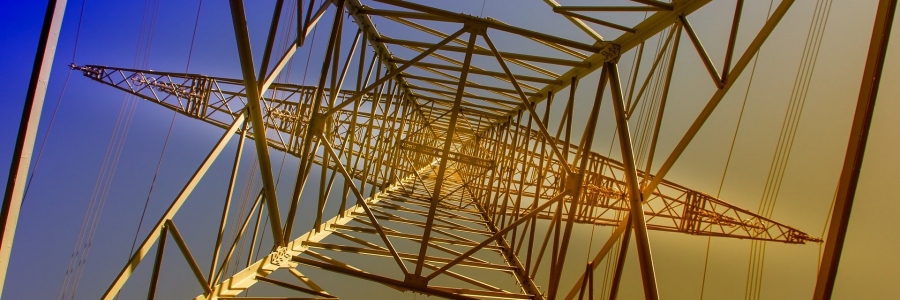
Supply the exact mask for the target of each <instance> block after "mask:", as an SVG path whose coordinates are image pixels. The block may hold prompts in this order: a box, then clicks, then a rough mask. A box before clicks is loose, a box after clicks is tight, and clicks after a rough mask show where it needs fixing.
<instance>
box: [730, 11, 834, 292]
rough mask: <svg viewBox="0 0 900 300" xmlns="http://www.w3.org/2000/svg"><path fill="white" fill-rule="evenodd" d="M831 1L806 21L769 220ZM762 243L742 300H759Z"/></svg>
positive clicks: (771, 182) (767, 199)
mask: <svg viewBox="0 0 900 300" xmlns="http://www.w3.org/2000/svg"><path fill="white" fill-rule="evenodd" d="M831 3H832V0H820V1H817V2H816V6H815V8H814V15H813V18H812V20H811V21H810V27H809V31H808V32H807V37H806V43H805V45H804V48H803V56H802V58H801V62H800V65H799V67H798V69H797V74H796V77H795V79H794V87H793V90H792V91H791V99H790V102H789V104H788V108H787V111H786V112H785V116H784V121H783V123H782V128H781V133H780V135H779V138H778V145H777V147H776V150H775V154H774V156H773V158H772V163H771V165H770V168H769V176H768V178H767V180H766V187H765V191H764V194H763V199H762V201H760V205H759V212H758V213H759V214H760V215H762V216H764V217H766V218H771V216H772V213H773V211H774V208H775V204H776V203H777V201H778V194H779V192H780V191H781V186H782V182H783V179H784V174H785V172H786V170H787V165H788V161H789V159H790V155H791V149H792V148H793V145H794V140H795V137H796V133H797V129H798V128H799V121H800V118H801V116H802V115H803V108H804V107H805V104H806V99H807V95H808V91H809V86H810V82H811V79H812V74H813V71H814V70H815V66H816V61H817V60H818V54H819V49H820V47H821V45H822V37H823V36H824V32H825V27H826V25H827V23H828V16H829V15H830V11H831ZM765 255H766V243H765V242H762V241H754V242H751V254H750V267H749V268H748V279H747V286H746V289H745V299H760V298H761V292H762V279H763V278H762V276H763V270H764V267H765Z"/></svg>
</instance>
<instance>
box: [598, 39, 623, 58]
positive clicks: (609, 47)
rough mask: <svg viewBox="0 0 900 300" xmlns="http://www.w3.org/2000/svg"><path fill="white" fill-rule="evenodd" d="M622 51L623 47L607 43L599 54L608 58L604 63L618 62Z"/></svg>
mask: <svg viewBox="0 0 900 300" xmlns="http://www.w3.org/2000/svg"><path fill="white" fill-rule="evenodd" d="M621 49H622V46H619V45H618V44H615V43H607V44H606V46H605V47H603V49H601V50H600V52H599V53H600V54H602V55H604V56H606V59H605V60H604V62H618V61H619V57H620V56H621V55H622V53H621Z"/></svg>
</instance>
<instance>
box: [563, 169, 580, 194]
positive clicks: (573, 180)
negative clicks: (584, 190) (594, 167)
mask: <svg viewBox="0 0 900 300" xmlns="http://www.w3.org/2000/svg"><path fill="white" fill-rule="evenodd" d="M582 182H584V174H583V173H575V172H572V173H569V175H568V176H566V192H568V193H571V194H572V195H574V194H575V193H577V192H578V189H579V188H581V185H582Z"/></svg>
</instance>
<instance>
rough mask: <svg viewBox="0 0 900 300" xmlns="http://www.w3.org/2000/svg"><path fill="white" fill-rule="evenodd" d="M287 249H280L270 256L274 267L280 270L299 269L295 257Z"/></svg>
mask: <svg viewBox="0 0 900 300" xmlns="http://www.w3.org/2000/svg"><path fill="white" fill-rule="evenodd" d="M288 250H289V249H288V248H287V247H278V248H277V249H275V251H273V252H272V254H271V255H270V257H271V260H270V262H271V263H272V264H273V265H276V266H278V267H279V268H294V267H297V262H295V261H294V260H293V256H292V255H291V253H290V252H289V251H288Z"/></svg>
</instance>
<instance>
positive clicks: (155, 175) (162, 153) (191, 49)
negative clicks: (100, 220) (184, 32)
mask: <svg viewBox="0 0 900 300" xmlns="http://www.w3.org/2000/svg"><path fill="white" fill-rule="evenodd" d="M199 2H200V3H199V4H198V5H197V17H196V19H195V20H194V32H193V34H192V35H191V46H190V47H189V48H188V57H187V66H186V67H185V68H184V72H185V73H187V72H188V71H190V67H191V58H192V56H193V53H194V41H195V40H196V38H197V26H198V25H199V24H200V9H201V8H203V0H200V1H199ZM177 116H178V112H177V111H173V112H172V120H171V121H170V122H169V130H168V131H167V132H166V138H165V140H164V141H163V147H162V151H160V153H159V159H158V160H157V162H156V170H155V171H154V172H153V179H152V180H151V181H150V190H149V191H148V192H147V198H146V200H144V209H143V210H141V217H140V219H138V227H137V229H135V231H134V239H133V240H132V242H131V250H128V258H130V257H131V253H133V252H134V247H135V246H136V245H137V239H138V236H139V234H140V232H141V228H142V227H143V226H144V217H145V216H146V215H147V207H148V206H150V197H151V196H152V195H153V188H154V187H155V186H156V179H157V178H158V177H159V170H160V167H161V166H162V162H163V158H164V157H165V154H166V149H167V148H168V145H169V137H171V136H172V128H174V127H175V119H176V117H177ZM117 297H118V296H117Z"/></svg>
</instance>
